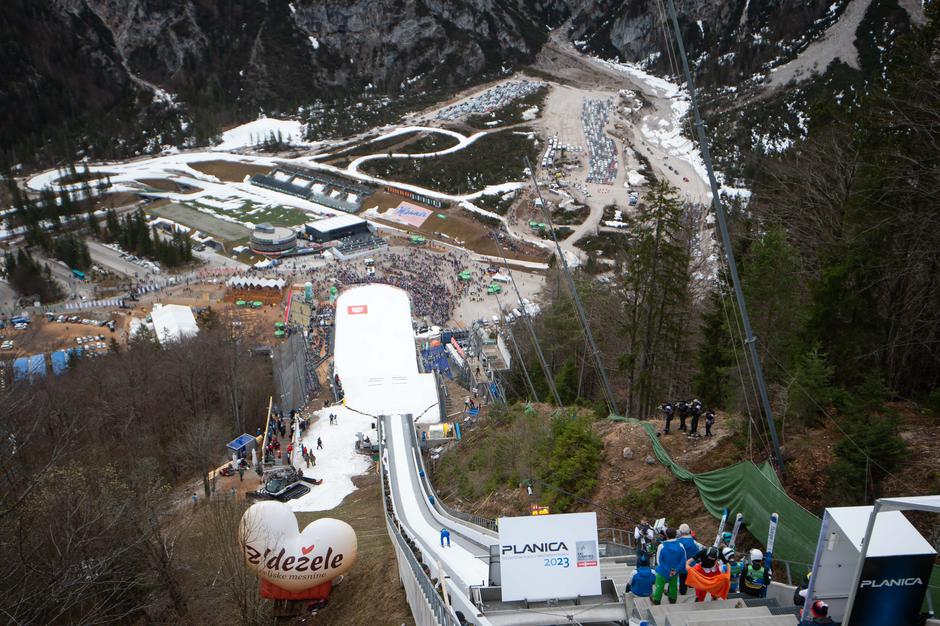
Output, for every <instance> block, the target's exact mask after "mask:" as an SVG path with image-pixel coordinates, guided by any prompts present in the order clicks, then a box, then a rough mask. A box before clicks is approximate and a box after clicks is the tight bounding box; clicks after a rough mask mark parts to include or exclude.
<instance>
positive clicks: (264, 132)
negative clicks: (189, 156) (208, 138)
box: [212, 117, 304, 151]
mask: <svg viewBox="0 0 940 626" xmlns="http://www.w3.org/2000/svg"><path fill="white" fill-rule="evenodd" d="M278 133H281V138H282V139H283V141H285V142H287V143H290V144H294V145H302V144H304V125H303V124H301V123H300V122H298V121H296V120H279V119H276V118H273V117H263V118H261V119H257V120H255V121H254V122H248V123H247V124H242V125H241V126H236V127H235V128H233V129H231V130H227V131H225V132H224V133H222V143H220V144H219V145H217V146H214V147H213V148H212V150H218V151H228V150H238V149H239V148H250V147H252V146H255V145H257V144H259V143H261V142H263V141H264V140H265V139H267V138H268V137H270V136H271V135H272V134H273V135H275V136H276V135H277V134H278Z"/></svg>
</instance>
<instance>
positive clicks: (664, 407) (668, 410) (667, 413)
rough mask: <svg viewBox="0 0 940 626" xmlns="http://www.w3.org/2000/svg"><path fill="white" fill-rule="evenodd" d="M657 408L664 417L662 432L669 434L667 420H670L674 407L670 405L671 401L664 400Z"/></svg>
mask: <svg viewBox="0 0 940 626" xmlns="http://www.w3.org/2000/svg"><path fill="white" fill-rule="evenodd" d="M659 409H660V410H661V411H662V412H663V417H665V418H666V427H665V428H663V434H664V435H668V434H669V422H671V421H672V416H673V413H675V410H676V409H675V407H673V406H672V403H671V402H666V403H664V404H660V405H659Z"/></svg>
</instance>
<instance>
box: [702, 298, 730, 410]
mask: <svg viewBox="0 0 940 626" xmlns="http://www.w3.org/2000/svg"><path fill="white" fill-rule="evenodd" d="M724 288H725V286H724V285H718V286H717V287H716V289H715V291H713V292H712V295H711V298H710V300H711V302H710V308H709V310H708V311H707V312H706V313H705V314H704V315H702V337H701V340H700V342H699V345H698V351H697V353H696V358H695V361H696V365H697V372H696V374H695V376H694V377H693V379H692V391H693V393H694V395H695V396H697V397H698V398H699V399H700V400H701V401H702V402H703V403H704V404H705V406H707V407H714V408H724V407H725V401H726V400H727V398H728V384H729V371H730V370H731V368H732V366H733V365H734V361H733V358H732V357H733V355H732V344H731V335H730V334H729V333H728V325H727V323H726V318H725V314H726V311H727V307H728V303H727V302H725V303H724V304H723V303H722V294H721V293H720V292H719V291H718V290H719V289H724ZM734 314H736V313H734Z"/></svg>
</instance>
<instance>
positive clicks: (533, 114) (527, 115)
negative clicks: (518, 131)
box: [522, 107, 539, 122]
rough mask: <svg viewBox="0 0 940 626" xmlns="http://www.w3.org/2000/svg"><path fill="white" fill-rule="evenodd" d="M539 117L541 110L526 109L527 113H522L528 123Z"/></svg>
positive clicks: (534, 108) (536, 108)
mask: <svg viewBox="0 0 940 626" xmlns="http://www.w3.org/2000/svg"><path fill="white" fill-rule="evenodd" d="M538 115H539V108H538V107H532V108H531V109H526V110H525V111H523V112H522V119H524V120H525V121H527V122H528V121H531V120H534V119H535V118H536V117H538Z"/></svg>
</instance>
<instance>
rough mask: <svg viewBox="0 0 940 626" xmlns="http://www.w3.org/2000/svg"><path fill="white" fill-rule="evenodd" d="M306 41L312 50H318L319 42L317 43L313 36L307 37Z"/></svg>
mask: <svg viewBox="0 0 940 626" xmlns="http://www.w3.org/2000/svg"><path fill="white" fill-rule="evenodd" d="M307 39H309V40H310V45H311V46H312V47H313V49H314V50H319V49H320V42H319V41H317V38H316V37H314V36H313V35H311V36H309V37H307Z"/></svg>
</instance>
